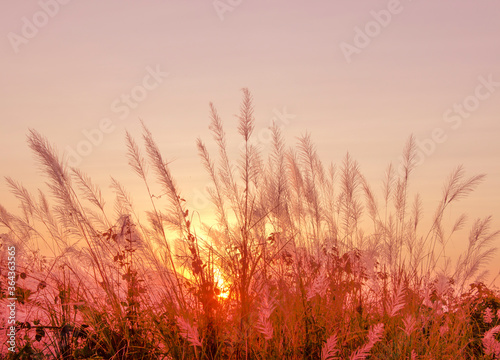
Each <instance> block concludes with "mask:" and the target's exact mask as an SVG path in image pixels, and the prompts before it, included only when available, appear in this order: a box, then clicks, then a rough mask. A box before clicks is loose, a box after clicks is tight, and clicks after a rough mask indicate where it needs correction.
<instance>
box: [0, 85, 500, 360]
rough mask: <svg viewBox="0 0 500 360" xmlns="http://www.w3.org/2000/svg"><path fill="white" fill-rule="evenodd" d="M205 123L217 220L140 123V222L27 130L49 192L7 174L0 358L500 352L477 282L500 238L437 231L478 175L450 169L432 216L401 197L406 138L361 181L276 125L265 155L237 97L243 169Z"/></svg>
mask: <svg viewBox="0 0 500 360" xmlns="http://www.w3.org/2000/svg"><path fill="white" fill-rule="evenodd" d="M210 118H211V122H210V130H211V132H212V134H213V141H214V142H215V145H216V146H217V149H218V151H217V152H216V153H215V154H214V153H209V151H208V150H207V147H206V146H205V143H204V142H203V141H202V140H201V139H198V141H197V147H198V150H199V155H200V158H201V164H202V167H203V168H204V169H200V173H202V172H203V171H206V172H207V173H208V176H209V177H210V179H211V182H212V186H211V189H210V196H211V202H212V203H213V207H212V209H213V214H214V215H215V217H216V222H215V223H203V219H202V221H201V222H200V221H196V219H195V218H194V216H193V213H194V210H196V209H193V208H192V207H190V199H188V198H184V197H183V192H182V184H176V182H175V180H174V175H173V174H172V173H171V172H170V169H169V167H168V162H167V161H166V159H165V158H164V155H163V154H162V153H161V152H160V149H159V147H158V146H157V144H156V143H155V141H154V139H153V134H152V133H151V132H150V131H149V130H148V128H147V127H146V126H143V134H142V139H141V141H138V142H136V140H135V139H134V137H133V136H132V135H131V134H128V133H127V135H126V139H125V140H126V147H127V156H128V160H129V164H130V167H131V170H132V171H133V172H134V173H135V174H136V175H137V177H138V180H140V181H142V182H143V183H144V187H145V188H146V190H147V193H148V194H149V198H150V209H149V210H148V211H146V212H145V213H141V214H138V213H137V212H136V209H137V208H136V207H135V206H134V203H133V201H134V199H133V198H132V197H131V195H130V194H129V193H128V192H127V189H125V188H124V186H123V185H122V184H121V183H120V181H119V179H112V181H111V186H112V188H113V190H114V193H115V194H116V197H115V200H114V208H113V207H110V206H109V204H108V205H107V206H106V207H105V206H104V199H103V198H102V195H101V191H100V190H99V188H98V187H97V186H96V185H94V184H93V183H92V180H91V179H90V178H89V177H88V176H86V175H85V174H84V173H82V172H81V171H80V170H79V169H76V168H69V167H68V166H66V165H65V163H64V161H63V160H62V158H61V157H60V155H59V154H57V153H56V152H55V151H54V150H53V147H52V146H51V145H50V143H49V142H48V141H47V140H46V139H45V138H44V137H43V136H42V135H41V134H39V133H38V132H36V131H31V132H30V133H29V136H28V142H29V146H30V148H31V149H32V150H33V152H34V154H35V155H36V156H37V159H38V161H39V163H40V165H41V166H42V168H43V170H44V173H45V174H46V175H47V180H48V184H49V189H50V192H49V193H47V194H45V193H43V192H37V193H31V192H30V191H29V190H27V189H26V188H24V187H23V185H22V184H20V183H18V182H17V181H15V180H13V179H10V178H7V179H6V181H7V182H8V184H9V187H10V189H11V190H12V193H13V194H14V195H15V196H16V198H17V199H18V201H19V204H20V207H21V210H22V211H21V214H20V215H14V214H13V213H12V212H9V210H7V209H5V208H4V207H0V233H1V234H2V235H1V248H0V250H1V254H0V266H1V277H0V280H1V293H0V298H1V304H2V314H4V315H3V319H2V322H1V323H0V326H2V327H3V328H2V331H1V344H0V353H1V354H2V356H3V357H4V358H6V359H351V360H354V359H385V360H389V359H435V360H438V359H496V358H500V342H499V341H498V340H497V335H498V333H499V332H500V297H499V294H498V292H497V291H496V290H494V289H493V288H492V287H491V286H489V285H485V284H484V283H483V282H482V281H483V280H484V279H485V275H486V274H485V269H486V268H487V267H486V265H488V262H489V260H491V258H492V255H493V254H494V252H495V248H494V241H495V240H496V239H497V238H498V235H499V232H498V231H496V230H495V229H491V222H492V221H491V218H489V217H488V218H484V219H477V220H470V219H474V217H473V216H474V214H469V215H470V216H469V217H467V216H465V215H463V216H459V217H458V218H457V219H456V220H455V221H454V223H453V222H452V224H451V225H448V224H447V222H445V221H444V220H443V219H444V218H445V216H446V215H447V214H448V213H447V210H448V209H449V207H450V206H451V204H453V203H455V202H457V201H459V200H460V199H462V198H464V197H465V196H468V195H469V194H470V193H471V192H473V190H474V189H475V188H476V187H477V186H478V185H479V184H480V183H481V181H482V179H483V175H472V176H470V175H467V174H466V172H465V170H464V169H463V168H461V167H458V168H455V169H450V176H449V177H448V178H447V179H443V182H444V189H443V195H442V199H441V201H440V203H439V205H438V206H437V208H436V209H422V205H421V199H420V197H419V196H413V195H412V196H411V197H410V191H409V188H410V184H411V186H412V188H413V189H414V188H418V184H414V183H412V171H413V170H414V168H415V162H416V156H415V153H416V145H415V140H414V138H413V137H410V138H409V139H408V141H407V143H406V145H405V147H404V149H403V157H402V158H403V162H402V163H401V164H394V165H392V166H389V167H388V168H387V169H386V170H385V180H384V182H383V184H374V185H372V184H368V182H367V181H366V179H365V177H364V176H363V175H362V172H361V170H360V169H359V166H358V164H357V162H356V160H355V159H353V158H352V157H351V156H350V155H349V154H347V155H346V156H345V157H344V160H343V161H342V163H341V164H338V165H331V166H326V165H324V164H323V163H322V161H321V160H320V159H319V158H318V156H317V153H316V151H315V146H314V144H313V143H312V141H311V139H310V137H309V136H307V135H306V136H303V137H302V138H300V139H299V140H298V143H297V144H296V145H295V147H292V148H288V147H287V145H286V144H285V142H284V138H283V135H282V134H281V131H280V129H279V128H278V127H277V126H274V127H273V128H272V129H271V130H272V144H271V146H270V148H268V149H261V148H258V147H256V146H255V145H254V142H252V133H253V131H254V119H253V104H252V98H251V94H250V93H249V92H248V91H247V90H246V89H245V90H244V91H243V101H242V104H241V108H240V115H239V124H238V132H239V134H240V136H241V139H242V141H243V146H242V147H241V152H240V153H239V154H238V158H237V160H236V161H235V159H234V157H233V156H232V154H229V151H228V148H227V144H226V134H225V130H224V127H223V124H222V120H221V119H220V118H219V116H218V113H217V110H216V109H215V107H214V106H212V105H211V107H210ZM382 170H383V169H382ZM153 184H154V185H155V186H156V187H158V186H160V187H161V189H162V192H163V193H164V195H163V196H164V198H163V199H162V202H161V204H162V205H161V206H160V201H159V200H158V199H157V197H155V196H154V195H153V193H152V191H151V188H152V186H153ZM375 189H380V191H375ZM165 197H166V198H167V199H168V205H167V206H163V204H164V203H165ZM424 212H425V214H426V217H428V218H431V219H432V220H431V221H430V226H426V227H423V226H422V223H421V219H422V216H423V214H424ZM446 218H448V217H446ZM464 228H465V229H467V228H468V229H470V230H469V232H468V234H469V235H468V238H466V237H465V238H460V237H463V234H466V232H464V231H463V229H464ZM457 237H458V238H457ZM452 238H453V239H454V241H461V242H463V243H467V249H466V251H465V252H464V253H463V254H462V255H461V256H460V257H459V258H458V259H457V260H456V261H453V262H451V261H449V260H448V258H447V257H446V256H444V254H445V250H446V247H447V245H448V244H449V243H450V239H452ZM456 238H457V239H456ZM12 248H15V258H16V268H15V271H12V269H9V266H10V265H9V260H8V258H9V255H10V253H9V251H10V249H12ZM13 273H14V275H13ZM13 282H15V298H16V301H15V302H16V322H15V332H16V336H15V349H14V350H15V351H14V352H12V351H9V348H11V349H12V346H11V345H9V343H8V342H7V341H8V340H9V337H8V332H9V329H10V328H9V325H8V319H9V311H8V310H7V309H9V308H8V307H7V305H8V304H9V303H10V300H8V299H9V298H11V297H12V296H11V295H10V294H9V287H11V284H12V283H13Z"/></svg>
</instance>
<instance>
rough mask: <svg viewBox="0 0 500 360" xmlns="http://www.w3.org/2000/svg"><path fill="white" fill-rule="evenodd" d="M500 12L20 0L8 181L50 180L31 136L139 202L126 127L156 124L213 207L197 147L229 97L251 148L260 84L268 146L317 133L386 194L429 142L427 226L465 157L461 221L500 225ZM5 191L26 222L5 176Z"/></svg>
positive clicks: (176, 170) (456, 7) (447, 6)
mask: <svg viewBox="0 0 500 360" xmlns="http://www.w3.org/2000/svg"><path fill="white" fill-rule="evenodd" d="M499 19H500V2H498V1H493V0H483V1H471V0H466V1H451V0H445V1H430V0H413V1H411V0H406V1H394V0H391V1H316V2H302V1H300V2H299V1H295V0H293V1H290V0H288V1H284V0H279V1H272V2H271V1H259V0H257V1H255V0H254V1H250V0H221V1H211V0H205V1H200V0H191V1H180V0H177V1H144V2H137V1H130V0H128V1H117V0H114V1H99V2H98V1H79V0H72V1H68V0H64V1H63V0H59V1H56V0H40V1H8V2H7V1H4V2H2V3H1V4H0V33H1V34H3V38H2V39H3V40H2V41H1V42H0V50H1V56H0V69H1V70H0V71H1V83H0V99H1V100H0V102H1V106H0V119H1V120H0V121H1V132H0V175H1V176H2V178H3V177H4V176H11V177H13V178H14V179H16V180H19V181H21V182H22V183H24V184H25V185H26V186H27V187H28V188H29V189H31V190H33V191H35V190H36V188H37V187H40V186H43V185H41V184H42V183H43V181H44V178H43V177H42V176H41V175H40V174H39V172H38V171H37V165H36V163H35V160H34V157H33V156H32V154H31V152H30V150H29V148H28V146H27V144H26V134H27V132H28V129H30V128H32V129H36V130H38V131H39V132H41V133H42V134H43V135H45V136H46V137H47V138H48V139H49V140H50V141H51V142H52V143H53V144H54V145H55V146H56V147H57V149H58V150H60V151H61V152H62V151H65V152H66V153H67V155H68V156H69V157H70V158H71V159H72V165H77V166H79V167H80V168H81V169H83V170H84V171H86V172H87V173H88V174H89V175H91V176H92V178H93V179H94V180H95V182H96V183H97V184H99V185H100V186H102V188H103V190H104V192H105V194H106V195H107V196H109V195H111V191H110V189H109V187H108V184H109V177H110V176H113V177H116V178H117V179H119V180H121V181H122V182H123V183H124V184H125V185H126V186H127V188H128V189H129V190H130V191H131V193H132V196H133V198H134V200H135V202H136V203H138V204H141V202H142V201H143V200H141V199H143V198H144V196H145V192H144V188H143V187H142V184H141V183H140V181H139V179H138V178H137V177H135V175H134V174H133V172H132V171H131V170H130V169H129V168H128V166H127V159H126V156H125V153H126V147H125V142H124V132H125V130H126V129H127V130H129V131H130V132H131V133H132V134H133V135H134V136H135V137H136V138H137V140H140V134H141V132H140V119H142V120H143V121H144V122H145V124H146V125H147V126H148V127H149V129H150V130H151V131H152V132H153V134H154V136H155V139H156V140H157V142H158V143H159V145H160V148H161V150H162V151H163V154H164V155H165V158H166V159H168V160H169V161H171V169H172V172H173V174H174V176H175V177H176V180H177V182H178V184H179V185H180V187H181V190H182V192H183V193H184V194H185V197H186V198H187V199H188V203H189V201H191V203H190V204H191V206H192V207H193V208H194V209H198V211H200V213H202V214H203V213H205V212H207V211H208V209H207V207H206V206H205V204H206V201H205V200H204V198H203V195H202V194H203V193H204V192H205V190H204V189H205V185H206V184H207V183H208V176H206V174H205V172H204V170H203V168H202V166H201V164H200V160H199V158H198V156H197V150H196V144H195V141H196V138H197V137H201V138H202V139H203V140H205V141H206V142H207V143H208V144H211V136H210V133H209V130H208V124H209V116H208V115H209V111H208V110H209V107H208V104H209V102H213V103H214V104H215V106H216V107H217V109H218V110H219V113H220V115H221V116H222V118H223V120H224V122H225V125H226V132H227V133H228V136H229V138H230V145H231V147H232V148H233V149H234V150H235V151H236V150H237V148H238V143H239V141H240V140H239V138H237V137H236V134H237V130H236V126H237V125H236V119H235V117H234V115H235V114H237V113H238V111H239V106H240V102H241V98H242V92H241V88H243V87H247V88H249V90H250V91H251V93H252V94H253V97H254V104H255V117H256V131H255V136H256V137H257V139H260V140H257V141H258V142H259V144H260V145H261V146H262V147H263V148H265V146H266V145H267V144H268V141H267V138H266V137H265V132H263V130H262V129H265V128H266V127H267V126H269V124H270V122H271V121H272V119H273V118H274V119H275V120H276V121H277V122H278V123H279V124H280V125H282V126H283V131H284V134H285V135H286V137H287V139H288V144H289V145H293V144H294V142H295V138H296V137H297V136H300V135H301V134H304V133H306V132H309V133H310V134H311V137H312V139H313V140H314V141H315V142H316V144H317V149H318V152H319V154H320V156H321V158H322V160H323V161H324V162H325V163H329V162H330V161H333V162H334V163H337V164H338V163H340V162H341V160H342V157H343V156H344V155H345V153H346V152H347V151H349V152H350V153H351V154H352V155H353V157H354V158H355V159H357V160H358V162H359V164H360V167H361V170H362V171H363V172H364V173H365V174H366V176H367V178H368V179H369V180H370V182H371V183H372V186H373V187H374V188H375V189H379V187H380V184H381V180H382V178H383V175H384V171H385V168H386V166H387V165H388V164H389V163H390V162H392V163H393V164H395V165H396V164H397V162H398V157H399V155H400V153H401V151H402V149H403V146H404V144H405V142H406V140H407V139H408V137H409V136H410V134H414V135H415V136H416V138H417V140H418V142H419V144H420V146H421V152H420V154H421V161H420V162H421V165H420V166H419V167H418V168H417V169H416V171H415V177H414V178H413V182H412V184H411V186H412V187H411V189H412V191H419V192H420V193H421V194H422V196H423V198H424V209H425V216H426V218H427V219H428V218H430V217H431V216H432V214H433V213H434V209H435V206H436V205H437V202H438V201H439V195H440V192H441V190H442V184H443V182H444V180H445V178H446V176H447V175H448V174H449V173H450V172H451V171H452V170H453V168H454V167H456V166H457V165H459V164H463V165H464V167H465V169H466V170H467V173H468V174H470V175H473V174H478V173H486V174H487V178H486V181H485V182H484V183H483V184H482V185H481V186H480V187H479V189H478V190H477V191H476V192H474V193H473V195H472V196H471V197H469V198H468V199H467V200H465V201H463V202H462V203H461V206H455V207H454V208H452V209H451V212H450V213H449V217H450V219H452V218H453V217H455V216H458V215H459V214H460V213H461V212H462V211H463V210H466V211H467V212H468V213H469V214H470V218H469V223H468V225H469V226H470V224H471V220H473V219H474V218H477V217H484V216H487V215H490V214H491V215H493V216H494V224H495V225H496V226H497V228H500V186H499V185H500V169H499V164H500V145H499V144H500V142H499V135H500V121H499V120H500V67H499V66H500V42H499V34H500V21H499ZM279 114H281V115H279ZM280 116H281V119H280ZM259 136H260V138H259ZM88 137H90V138H91V139H92V140H93V141H94V144H92V143H91V142H90V141H89V140H88ZM89 145H90V146H89ZM214 155H215V153H214ZM0 194H1V203H2V205H4V206H6V207H7V208H8V209H10V210H13V211H14V210H15V209H16V207H17V203H15V202H14V198H13V196H12V195H10V194H9V193H8V189H7V186H6V184H5V182H4V181H2V182H1V183H0ZM108 205H109V209H110V210H112V199H109V201H108ZM462 245H463V244H462ZM457 246H458V245H457ZM458 247H460V246H458ZM497 259H498V260H500V256H498V257H497ZM496 263H497V264H498V261H497V262H496ZM492 270H493V271H495V272H496V271H498V269H495V268H494V269H492Z"/></svg>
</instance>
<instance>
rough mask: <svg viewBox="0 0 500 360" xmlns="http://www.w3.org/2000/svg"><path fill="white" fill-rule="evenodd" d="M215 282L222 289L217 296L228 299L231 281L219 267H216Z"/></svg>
mask: <svg viewBox="0 0 500 360" xmlns="http://www.w3.org/2000/svg"><path fill="white" fill-rule="evenodd" d="M214 283H215V285H216V286H217V289H219V291H220V292H219V294H217V297H219V298H222V299H227V298H228V297H229V283H228V282H227V279H225V278H224V275H223V274H222V272H221V271H220V269H219V268H217V267H216V268H214Z"/></svg>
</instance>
